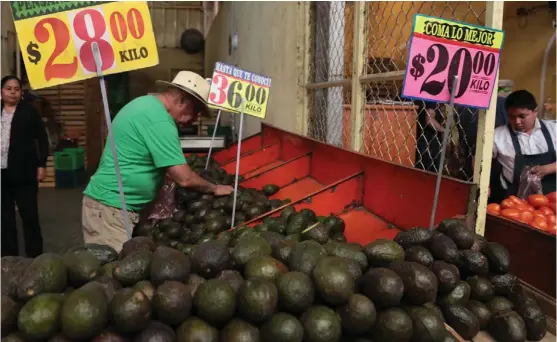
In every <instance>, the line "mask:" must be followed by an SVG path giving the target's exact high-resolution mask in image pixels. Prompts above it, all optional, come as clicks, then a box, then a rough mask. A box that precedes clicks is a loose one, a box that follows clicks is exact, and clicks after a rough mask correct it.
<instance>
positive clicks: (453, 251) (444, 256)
mask: <svg viewBox="0 0 557 342" xmlns="http://www.w3.org/2000/svg"><path fill="white" fill-rule="evenodd" d="M428 249H429V251H430V252H431V254H433V257H434V258H435V259H437V260H442V261H445V262H447V263H449V264H454V263H455V262H456V261H458V259H459V257H460V255H459V252H458V248H457V246H456V244H455V242H454V241H453V240H452V239H451V238H449V237H448V236H446V235H443V234H438V235H436V236H434V237H432V238H431V241H430V242H429V245H428Z"/></svg>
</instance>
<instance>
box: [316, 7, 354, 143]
mask: <svg viewBox="0 0 557 342" xmlns="http://www.w3.org/2000/svg"><path fill="white" fill-rule="evenodd" d="M353 15H354V13H353V4H352V3H350V2H344V1H333V2H324V1H320V2H314V3H312V5H311V17H310V18H311V19H310V24H311V26H312V29H311V31H312V32H311V34H312V39H311V50H312V56H311V61H310V75H311V83H312V84H310V85H309V87H308V97H309V109H310V115H309V134H310V135H311V137H313V138H315V139H318V140H321V141H323V142H327V143H330V144H333V145H338V146H340V145H341V144H342V141H343V139H344V138H345V137H343V126H342V125H343V124H342V121H343V113H344V111H345V109H346V108H345V107H346V105H349V104H350V88H349V86H350V80H349V76H350V74H351V70H350V63H349V62H350V61H351V59H352V46H353V33H352V32H353V28H352V25H353Z"/></svg>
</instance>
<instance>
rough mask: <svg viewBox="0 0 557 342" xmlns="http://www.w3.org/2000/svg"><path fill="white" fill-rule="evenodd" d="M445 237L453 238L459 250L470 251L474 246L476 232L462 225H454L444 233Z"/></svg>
mask: <svg viewBox="0 0 557 342" xmlns="http://www.w3.org/2000/svg"><path fill="white" fill-rule="evenodd" d="M444 233H445V235H447V236H448V237H449V238H451V239H452V240H453V241H454V242H455V243H456V246H457V247H458V248H459V249H470V248H471V247H472V245H473V244H474V234H475V233H474V232H473V231H472V230H470V229H468V228H466V226H465V225H464V224H463V223H461V224H458V223H457V224H454V225H451V226H449V227H447V229H446V230H445V231H444Z"/></svg>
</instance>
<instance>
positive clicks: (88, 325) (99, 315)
mask: <svg viewBox="0 0 557 342" xmlns="http://www.w3.org/2000/svg"><path fill="white" fill-rule="evenodd" d="M107 320H108V305H107V302H106V298H105V295H104V291H103V289H102V286H101V285H100V284H98V283H96V282H91V283H87V284H85V285H83V286H82V287H80V288H79V289H77V290H75V291H73V292H72V293H70V294H69V295H68V296H67V297H66V298H65V301H64V304H63V305H62V310H61V314H60V322H61V324H62V332H63V333H64V334H65V335H66V336H68V337H69V338H71V339H72V340H87V339H90V338H92V337H93V336H96V335H98V334H99V333H100V332H101V331H102V330H103V328H104V326H105V324H106V322H107Z"/></svg>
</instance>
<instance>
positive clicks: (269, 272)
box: [244, 256, 288, 281]
mask: <svg viewBox="0 0 557 342" xmlns="http://www.w3.org/2000/svg"><path fill="white" fill-rule="evenodd" d="M286 272H288V268H287V267H286V266H285V265H284V264H283V263H282V262H280V261H278V260H277V259H275V258H272V257H270V256H263V257H260V258H253V259H251V260H250V261H248V263H247V264H246V266H245V268H244V276H245V277H246V279H252V278H265V279H268V280H271V281H274V280H275V279H276V278H278V277H279V276H280V275H281V274H284V273H286Z"/></svg>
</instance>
